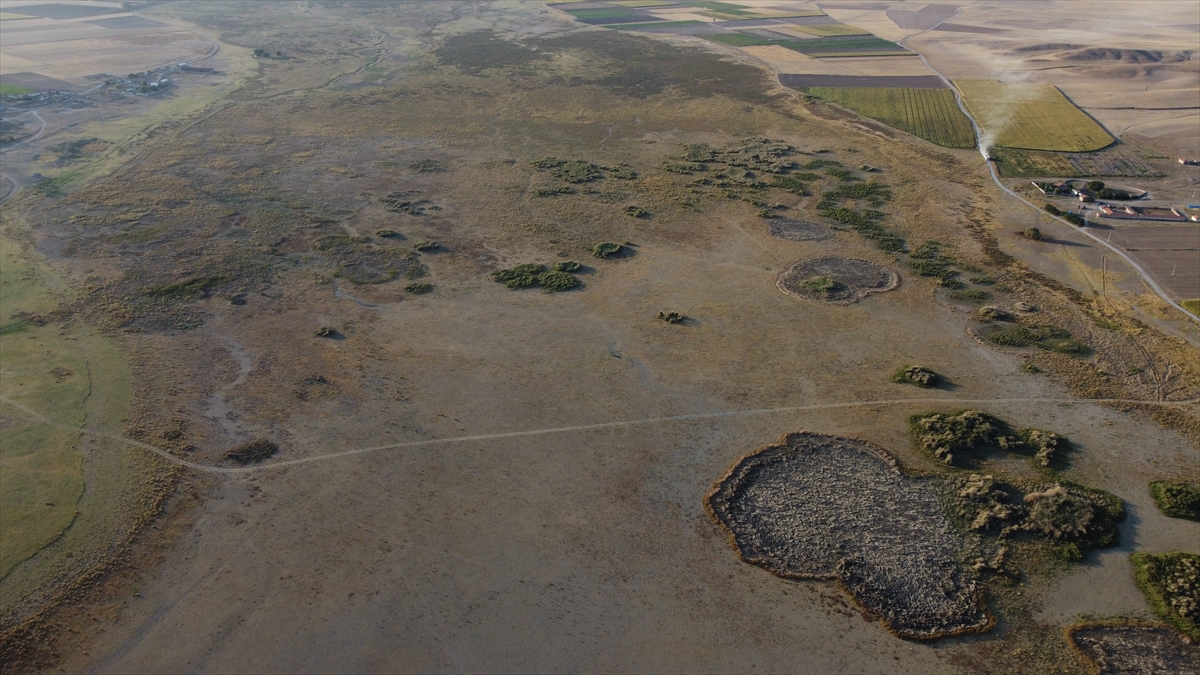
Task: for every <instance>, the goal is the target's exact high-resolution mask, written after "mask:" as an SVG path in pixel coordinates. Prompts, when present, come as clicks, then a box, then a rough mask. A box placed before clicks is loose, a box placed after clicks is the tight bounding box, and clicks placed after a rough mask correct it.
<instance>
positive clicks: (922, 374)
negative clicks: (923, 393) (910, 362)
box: [892, 366, 944, 389]
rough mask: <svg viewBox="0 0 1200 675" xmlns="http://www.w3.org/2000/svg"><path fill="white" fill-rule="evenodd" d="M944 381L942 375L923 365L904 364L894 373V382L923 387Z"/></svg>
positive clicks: (933, 385)
mask: <svg viewBox="0 0 1200 675" xmlns="http://www.w3.org/2000/svg"><path fill="white" fill-rule="evenodd" d="M943 381H944V378H943V377H942V376H941V375H939V374H937V373H935V372H933V371H932V370H930V369H928V368H925V367H922V366H904V367H903V368H901V369H899V370H897V371H896V372H895V373H893V374H892V382H895V383H897V384H911V385H913V386H916V387H921V388H922V389H930V388H932V387H936V386H938V385H939V384H941V383H942V382H943Z"/></svg>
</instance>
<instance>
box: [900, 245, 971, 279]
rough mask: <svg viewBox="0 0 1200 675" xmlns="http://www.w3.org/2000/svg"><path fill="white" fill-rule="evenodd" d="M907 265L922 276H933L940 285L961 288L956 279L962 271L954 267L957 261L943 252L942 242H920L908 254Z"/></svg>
mask: <svg viewBox="0 0 1200 675" xmlns="http://www.w3.org/2000/svg"><path fill="white" fill-rule="evenodd" d="M909 258H910V259H909V261H908V266H909V267H910V268H911V269H912V270H913V271H914V272H916V273H917V274H918V275H920V276H923V277H933V278H935V279H937V282H938V284H939V285H941V286H945V287H946V288H949V289H952V290H958V289H960V288H963V287H964V286H965V284H963V282H961V281H959V280H958V277H959V276H960V275H961V274H962V272H960V271H958V270H957V269H955V268H954V266H955V265H957V264H958V261H957V260H955V259H954V256H952V255H950V254H948V253H946V252H945V250H944V249H943V247H942V243H941V242H939V241H935V240H932V239H931V240H929V241H926V242H922V243H921V244H920V245H918V246H917V247H916V248H915V249H913V252H912V253H911V254H910V255H909Z"/></svg>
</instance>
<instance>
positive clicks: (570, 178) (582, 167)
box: [532, 157, 602, 183]
mask: <svg viewBox="0 0 1200 675" xmlns="http://www.w3.org/2000/svg"><path fill="white" fill-rule="evenodd" d="M532 164H533V167H534V168H535V169H538V170H540V171H549V172H550V174H551V175H553V176H555V177H557V178H559V179H561V180H563V181H566V182H568V183H588V182H591V181H593V180H596V179H597V178H600V177H601V176H602V174H601V173H600V167H598V166H596V165H595V164H592V163H591V162H585V161H583V160H582V159H559V158H557V157H543V158H541V159H536V160H534V161H533V162H532Z"/></svg>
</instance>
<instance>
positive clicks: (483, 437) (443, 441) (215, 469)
mask: <svg viewBox="0 0 1200 675" xmlns="http://www.w3.org/2000/svg"><path fill="white" fill-rule="evenodd" d="M0 402H3V403H6V404H8V405H11V406H13V407H14V408H17V409H18V410H21V411H22V412H24V413H25V414H27V415H28V416H30V417H32V418H34V419H36V420H37V421H39V422H41V423H43V424H48V425H51V426H55V427H59V428H61V429H70V430H73V431H78V432H79V433H81V434H87V435H89V436H96V437H99V438H107V439H109V440H112V441H117V442H119V443H124V444H126V445H132V446H135V447H138V448H142V449H143V450H148V451H150V452H152V453H154V454H156V455H158V456H160V457H162V458H163V459H166V460H168V461H170V462H173V463H175V464H178V465H179V466H183V467H187V468H189V469H193V470H195V471H200V472H203V473H219V474H243V473H254V472H257V471H267V470H270V469H282V468H285V467H289V466H296V465H299V464H309V463H312V462H320V461H324V460H329V459H337V458H339V457H350V456H352V455H361V454H365V453H369V452H378V451H380V450H398V449H401V448H415V447H421V446H431V445H450V444H454V443H469V442H474V441H491V440H500V439H506V438H522V437H528V436H545V435H549V434H563V433H571V432H576V431H598V430H600V429H620V428H625V427H634V426H641V425H646V424H661V423H665V422H688V421H692V420H706V419H721V418H726V417H741V416H752V415H771V414H781V413H794V412H809V411H815V410H839V409H848V408H867V407H872V406H887V405H915V404H926V405H938V404H941V405H945V404H955V405H966V404H988V403H1059V404H1066V405H1083V404H1102V403H1125V404H1133V405H1162V406H1183V405H1192V404H1196V403H1200V397H1197V398H1191V399H1186V400H1182V401H1148V400H1144V399H1124V398H1045V397H1038V396H1031V397H1012V398H930V397H926V398H897V399H880V400H874V401H844V402H841V403H812V404H808V405H798V406H784V407H780V408H751V409H746V410H730V411H725V412H708V413H685V414H681V415H666V416H663V417H646V418H643V419H636V420H620V421H615V422H596V423H593V424H577V425H572V426H562V427H550V428H545V429H529V430H525V431H504V432H498V433H491V434H474V435H470V436H452V437H449V438H429V439H424V440H418V441H402V442H400V443H389V444H386V445H372V446H367V447H363V448H354V449H351V450H341V451H338V452H330V453H326V454H323V455H311V456H309V457H300V458H297V459H288V460H283V461H278V462H270V463H266V464H257V465H254V466H244V467H223V466H213V465H210V464H200V463H199V462H192V461H189V460H186V459H183V458H181V457H177V456H175V455H173V454H171V453H169V452H167V451H166V450H163V449H161V448H157V447H155V446H153V445H150V444H149V443H143V442H141V441H138V440H134V439H132V438H127V437H125V436H118V435H116V434H108V433H104V432H102V431H96V430H94V429H88V428H86V427H74V426H70V425H67V424H60V423H59V422H55V421H54V420H52V419H50V418H49V417H46V416H45V415H42V414H41V413H38V412H37V411H35V410H32V409H31V408H28V407H26V406H24V405H22V404H20V403H17V402H16V401H13V400H11V399H8V398H5V397H2V396H0Z"/></svg>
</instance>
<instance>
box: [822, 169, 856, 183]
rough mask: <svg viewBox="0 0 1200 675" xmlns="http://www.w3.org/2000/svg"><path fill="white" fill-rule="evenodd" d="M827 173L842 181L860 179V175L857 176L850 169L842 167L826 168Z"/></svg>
mask: <svg viewBox="0 0 1200 675" xmlns="http://www.w3.org/2000/svg"><path fill="white" fill-rule="evenodd" d="M825 173H826V174H828V175H830V176H833V177H834V178H836V179H838V180H840V181H846V182H850V181H856V180H858V176H855V175H854V174H853V173H851V172H850V171H849V170H848V169H841V168H837V167H833V168H829V169H825Z"/></svg>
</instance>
